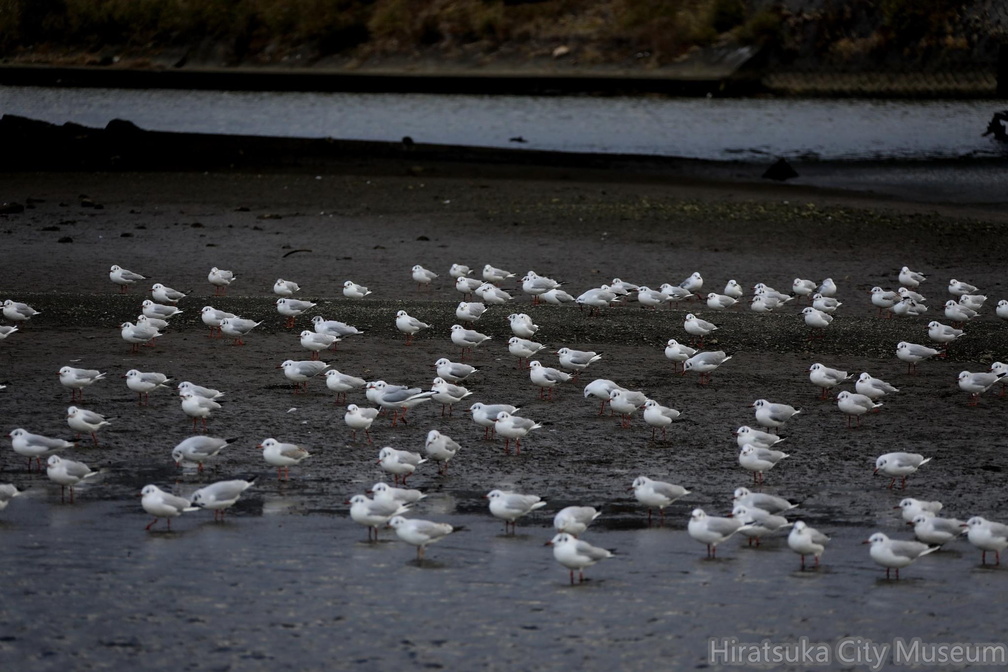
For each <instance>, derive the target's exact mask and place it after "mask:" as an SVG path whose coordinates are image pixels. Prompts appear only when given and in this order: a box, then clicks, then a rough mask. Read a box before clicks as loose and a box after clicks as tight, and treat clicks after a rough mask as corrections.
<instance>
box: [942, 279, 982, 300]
mask: <svg viewBox="0 0 1008 672" xmlns="http://www.w3.org/2000/svg"><path fill="white" fill-rule="evenodd" d="M948 291H949V294H951V295H952V296H963V295H964V294H975V293H976V291H977V288H976V286H975V285H971V284H969V283H968V282H962V281H961V280H956V279H955V278H952V279H951V280H949V284H948Z"/></svg>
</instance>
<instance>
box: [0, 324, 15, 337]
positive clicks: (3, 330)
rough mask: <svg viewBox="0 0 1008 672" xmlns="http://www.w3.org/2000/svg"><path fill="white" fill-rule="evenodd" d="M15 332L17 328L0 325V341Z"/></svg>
mask: <svg viewBox="0 0 1008 672" xmlns="http://www.w3.org/2000/svg"><path fill="white" fill-rule="evenodd" d="M17 330H18V328H17V327H11V326H8V325H6V324H4V325H0V341H2V340H3V339H5V338H7V337H8V336H10V335H11V334H13V333H14V332H15V331H17Z"/></svg>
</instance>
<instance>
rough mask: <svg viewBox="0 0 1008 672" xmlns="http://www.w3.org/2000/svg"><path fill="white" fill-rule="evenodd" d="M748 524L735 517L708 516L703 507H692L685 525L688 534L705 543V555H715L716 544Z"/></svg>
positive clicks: (709, 556)
mask: <svg viewBox="0 0 1008 672" xmlns="http://www.w3.org/2000/svg"><path fill="white" fill-rule="evenodd" d="M743 528H748V526H747V525H746V524H745V523H743V522H742V521H741V520H738V519H737V518H721V517H720V516H708V515H707V514H706V513H705V512H704V510H703V509H693V513H692V514H691V515H690V521H689V524H688V525H687V526H686V530H687V532H689V536H690V537H692V538H693V539H696V540H697V541H699V542H700V543H701V544H707V557H708V558H716V557H717V546H718V544H720V543H721V542H722V541H724V540H726V539H728V538H729V537H731V536H732V535H733V534H735V533H736V532H739V531H741V530H742V529H743Z"/></svg>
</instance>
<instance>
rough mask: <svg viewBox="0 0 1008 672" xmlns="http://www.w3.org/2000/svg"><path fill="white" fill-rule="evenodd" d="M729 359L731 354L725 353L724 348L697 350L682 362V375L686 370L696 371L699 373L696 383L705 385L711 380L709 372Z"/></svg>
mask: <svg viewBox="0 0 1008 672" xmlns="http://www.w3.org/2000/svg"><path fill="white" fill-rule="evenodd" d="M729 359H731V355H726V354H725V351H724V350H704V351H703V352H698V353H696V354H695V355H693V356H691V357H690V358H689V359H687V360H686V361H685V362H683V365H682V375H684V376H685V375H686V372H687V371H696V372H697V373H699V374H700V378H699V379H698V380H697V383H698V384H699V385H706V384H708V383H709V382H710V380H711V373H712V372H713V371H714V370H715V369H717V368H718V367H719V366H721V365H722V364H724V363H725V362H727V361H728V360H729Z"/></svg>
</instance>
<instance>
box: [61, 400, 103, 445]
mask: <svg viewBox="0 0 1008 672" xmlns="http://www.w3.org/2000/svg"><path fill="white" fill-rule="evenodd" d="M67 424H68V425H70V429H72V430H74V431H75V432H77V435H78V436H80V435H81V434H84V433H88V434H90V435H91V440H92V441H94V445H96V446H97V445H98V436H97V434H96V432H97V431H98V430H99V429H101V428H102V427H106V426H108V425H110V424H112V423H111V422H109V421H108V420H106V419H105V416H104V415H101V414H100V413H95V412H94V411H88V410H86V409H83V408H77V407H76V406H70V407H68V408H67Z"/></svg>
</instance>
